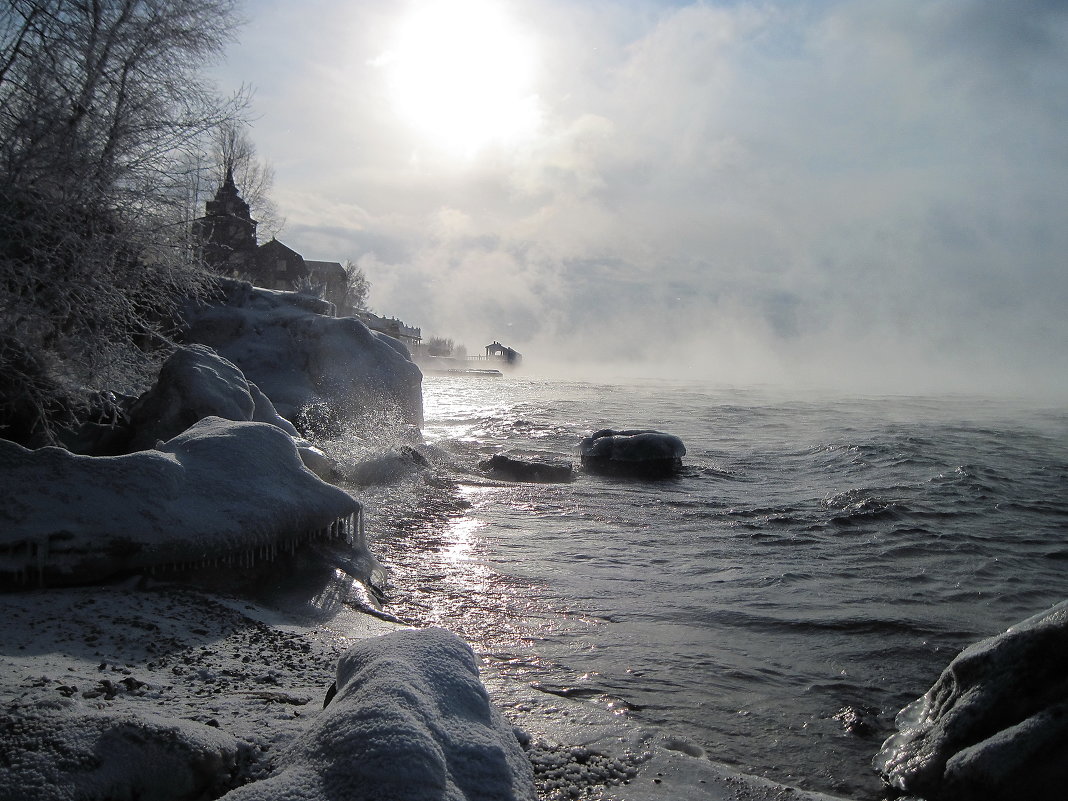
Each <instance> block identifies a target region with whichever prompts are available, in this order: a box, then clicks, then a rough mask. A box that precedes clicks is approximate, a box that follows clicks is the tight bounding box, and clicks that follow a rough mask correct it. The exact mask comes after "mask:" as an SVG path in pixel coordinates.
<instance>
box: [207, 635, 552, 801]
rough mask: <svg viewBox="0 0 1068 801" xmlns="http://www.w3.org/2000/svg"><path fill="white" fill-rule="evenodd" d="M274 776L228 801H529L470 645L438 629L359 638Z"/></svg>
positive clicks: (525, 767) (520, 759) (523, 763)
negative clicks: (325, 701)
mask: <svg viewBox="0 0 1068 801" xmlns="http://www.w3.org/2000/svg"><path fill="white" fill-rule="evenodd" d="M336 686H337V694H336V695H335V696H334V698H333V699H332V700H331V701H330V704H329V705H328V706H327V707H326V709H324V710H323V711H322V712H321V713H320V714H319V715H318V716H317V717H316V718H315V719H314V720H313V721H312V723H311V726H310V728H309V729H308V730H307V731H306V732H305V733H304V734H302V735H301V736H300V737H299V738H298V739H297V740H296V741H295V742H294V743H293V745H292V746H291V747H290V749H289V751H288V753H286V754H284V755H282V756H281V757H280V760H279V769H278V771H277V772H276V774H275V775H273V776H271V777H269V778H267V779H265V780H263V781H259V782H254V783H253V784H249V785H246V786H244V787H241V788H238V789H236V790H234V791H232V792H230V793H229V794H228V795H226V796H224V799H225V801H283V799H284V800H285V801H289V799H297V798H299V799H302V800H303V801H379V800H380V799H387V798H388V799H390V801H474V800H475V799H485V800H486V801H489V799H508V801H533V799H534V798H535V790H534V776H533V772H532V770H531V766H530V762H529V760H528V759H527V757H526V755H525V754H524V752H523V750H522V748H521V747H520V745H519V742H518V741H517V740H516V737H515V734H514V732H513V730H512V728H511V726H509V725H508V724H507V723H505V721H504V720H503V719H502V718H501V716H500V714H499V713H498V712H497V710H496V709H495V708H494V707H493V705H492V704H491V703H490V700H489V697H488V695H487V693H486V689H485V687H484V686H483V685H482V682H481V681H480V680H479V677H478V663H477V661H476V659H475V655H474V653H473V652H472V651H471V649H470V647H468V645H467V644H466V643H464V642H463V640H461V639H460V638H458V637H457V636H456V635H454V634H451V633H450V632H448V631H445V630H444V629H408V630H403V631H397V632H393V633H390V634H386V635H383V636H380V637H373V638H369V639H366V640H362V641H360V642H359V643H357V644H356V645H355V646H353V647H352V648H351V649H350V650H349V651H347V652H346V653H345V654H344V655H343V656H342V657H341V659H340V661H339V663H338V668H337V682H336Z"/></svg>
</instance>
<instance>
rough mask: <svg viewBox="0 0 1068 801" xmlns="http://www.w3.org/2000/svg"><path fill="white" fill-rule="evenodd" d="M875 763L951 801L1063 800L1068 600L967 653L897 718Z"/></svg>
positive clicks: (893, 778) (925, 793)
mask: <svg viewBox="0 0 1068 801" xmlns="http://www.w3.org/2000/svg"><path fill="white" fill-rule="evenodd" d="M897 728H898V733H897V734H895V735H893V736H892V737H890V738H889V739H887V740H886V742H885V743H883V746H882V749H881V750H880V751H879V754H878V756H876V758H875V767H876V769H877V770H878V771H879V772H880V773H881V774H882V776H883V778H884V780H885V781H886V782H887V783H888V784H890V785H891V786H893V787H895V788H897V789H898V790H903V791H905V792H908V793H911V794H915V795H919V796H922V797H923V798H926V799H952V801H971V800H972V799H974V801H980V799H982V801H1010V799H1018V798H1026V799H1028V801H1054V800H1055V799H1062V798H1064V797H1065V793H1066V789H1065V788H1068V601H1063V602H1062V603H1059V604H1057V605H1056V606H1054V607H1053V608H1052V609H1049V610H1047V611H1046V612H1043V613H1041V614H1038V615H1035V616H1034V617H1031V618H1028V619H1027V620H1025V621H1023V622H1022V623H1018V624H1016V625H1015V626H1013V627H1011V628H1010V629H1008V630H1007V631H1006V632H1005V633H1004V634H1000V635H997V636H995V637H990V638H989V639H986V640H982V641H981V642H978V643H976V644H975V645H972V646H970V647H968V648H966V649H965V650H964V651H962V652H961V653H960V655H959V656H957V657H956V658H955V659H954V660H953V661H952V662H950V663H949V666H948V667H947V668H946V669H945V670H944V671H943V672H942V675H941V676H940V677H939V678H938V681H937V682H935V684H934V686H933V687H931V689H930V690H928V691H927V692H926V693H925V694H924V695H923V696H922V697H921V698H918V699H917V700H916V701H914V702H913V703H911V704H909V705H908V706H907V707H905V708H904V709H903V710H901V712H900V713H899V714H898V716H897Z"/></svg>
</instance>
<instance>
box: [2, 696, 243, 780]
mask: <svg viewBox="0 0 1068 801" xmlns="http://www.w3.org/2000/svg"><path fill="white" fill-rule="evenodd" d="M0 743H2V744H3V752H4V758H3V759H2V760H0V763H2V764H0V799H12V801H13V800H14V799H31V798H32V799H36V801H51V800H52V799H56V801H59V799H81V801H90V800H94V801H95V800H96V799H100V800H101V801H104V799H120V798H131V799H132V798H136V799H140V801H176V799H194V798H210V797H212V795H215V794H217V793H218V792H219V790H222V789H225V788H226V785H227V784H228V783H229V782H228V781H227V780H228V779H229V778H230V776H231V775H232V774H233V773H235V772H236V771H237V768H238V762H239V756H240V752H241V750H242V749H241V746H240V744H239V743H238V741H237V740H236V739H234V738H233V737H231V736H230V735H228V734H226V733H225V732H222V731H220V730H219V729H218V728H212V727H211V726H206V725H204V724H202V723H195V722H193V721H189V720H178V719H175V718H162V717H159V716H158V715H153V714H149V713H135V712H130V711H124V712H119V713H115V712H112V711H100V710H97V709H92V708H91V707H89V705H88V704H85V703H83V702H80V701H76V700H73V699H71V700H62V701H59V702H57V703H54V704H47V705H46V704H42V705H40V706H39V707H38V708H37V709H36V710H35V711H34V713H32V714H29V713H28V712H27V710H21V714H20V715H19V717H17V718H13V717H10V716H9V715H8V714H7V713H0Z"/></svg>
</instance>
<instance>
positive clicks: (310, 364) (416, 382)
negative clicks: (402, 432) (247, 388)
mask: <svg viewBox="0 0 1068 801" xmlns="http://www.w3.org/2000/svg"><path fill="white" fill-rule="evenodd" d="M224 286H225V288H226V299H225V302H220V303H216V304H211V305H205V306H199V307H197V308H195V309H191V310H189V311H188V312H187V315H186V318H187V323H188V327H187V331H186V338H187V339H188V341H190V342H198V343H202V344H205V345H209V346H211V347H213V348H215V350H216V351H218V353H219V354H220V355H222V356H223V357H225V358H226V359H228V360H229V361H231V362H233V363H234V364H236V365H237V366H238V367H239V368H240V369H241V371H242V372H243V373H244V375H245V376H246V377H247V378H248V379H249V380H250V381H253V382H255V384H256V385H257V386H258V387H259V388H260V389H262V390H263V392H264V393H266V395H267V396H268V397H269V398H270V399H271V400H272V401H273V402H274V405H275V406H276V407H277V408H278V411H279V412H280V413H281V414H282V416H284V417H286V418H287V419H289V420H292V421H294V422H298V427H303V428H304V429H305V430H306V431H307V429H309V428H314V427H315V426H316V424H317V423H320V424H324V425H325V424H336V422H337V418H353V419H355V420H357V421H358V422H360V423H362V424H364V425H373V426H376V427H396V428H398V429H403V428H405V427H418V426H420V425H421V424H422V414H423V401H422V390H421V387H422V378H423V376H422V373H421V372H420V371H419V368H418V367H416V365H415V364H414V363H413V362H412V360H411V355H410V354H409V353H408V349H407V348H406V347H405V346H404V345H403V344H401V343H400V342H398V341H397V340H395V339H393V338H391V337H387V336H385V335H383V334H379V333H376V332H372V331H371V330H370V329H368V328H367V326H365V325H364V324H363V323H362V322H360V321H359V320H357V319H355V318H352V317H341V318H336V317H326V316H323V315H321V314H316V313H314V312H313V311H310V310H309V309H308V307H307V305H308V304H307V302H308V299H307V298H304V297H303V296H301V295H298V294H297V293H294V292H277V291H273V290H268V289H260V288H256V287H252V286H251V285H249V284H244V283H240V282H229V283H224ZM316 410H325V411H324V414H323V415H320V417H325V418H327V419H322V420H318V419H317V416H316ZM300 421H303V426H301V425H300Z"/></svg>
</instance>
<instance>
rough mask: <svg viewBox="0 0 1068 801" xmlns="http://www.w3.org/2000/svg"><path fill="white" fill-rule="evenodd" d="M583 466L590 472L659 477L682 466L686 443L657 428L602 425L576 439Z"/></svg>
mask: <svg viewBox="0 0 1068 801" xmlns="http://www.w3.org/2000/svg"><path fill="white" fill-rule="evenodd" d="M578 450H579V454H580V455H581V457H582V466H583V467H584V468H586V469H587V470H588V471H590V472H592V473H604V474H607V475H621V476H633V477H637V478H662V477H665V476H670V475H673V474H675V473H677V472H678V471H679V470H680V469H682V457H683V456H685V455H686V446H685V445H683V444H682V440H681V439H679V438H678V437H676V436H673V435H672V434H664V433H662V432H660V431H649V430H626V431H615V430H613V429H610V428H606V429H602V430H601V431H597V432H596V433H594V434H591V435H590V436H588V437H586V438H585V439H583V440H582V442H580V443H579V448H578Z"/></svg>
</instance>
